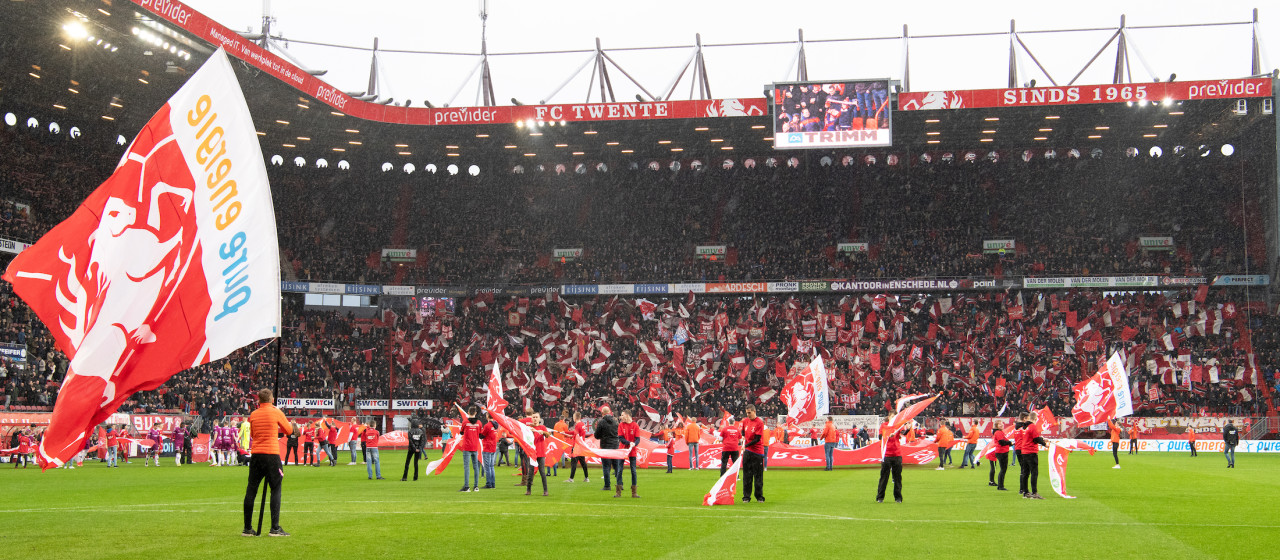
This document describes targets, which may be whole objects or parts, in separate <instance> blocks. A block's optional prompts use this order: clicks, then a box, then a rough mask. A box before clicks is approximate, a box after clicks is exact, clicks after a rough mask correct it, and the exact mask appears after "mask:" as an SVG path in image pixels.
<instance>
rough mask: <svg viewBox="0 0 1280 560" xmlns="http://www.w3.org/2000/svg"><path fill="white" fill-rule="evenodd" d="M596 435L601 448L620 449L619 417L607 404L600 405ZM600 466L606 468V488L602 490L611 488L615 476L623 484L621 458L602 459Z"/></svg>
mask: <svg viewBox="0 0 1280 560" xmlns="http://www.w3.org/2000/svg"><path fill="white" fill-rule="evenodd" d="M594 435H595V437H596V440H597V441H599V442H600V449H618V444H619V440H618V419H617V418H614V417H613V412H611V411H610V410H609V407H607V406H604V407H600V418H599V419H598V420H596V430H595V434H594ZM600 466H601V468H602V469H603V470H604V488H601V490H609V485H610V484H611V483H612V480H611V479H613V478H615V477H616V478H617V480H618V484H619V485H621V484H622V461H621V460H615V459H600Z"/></svg>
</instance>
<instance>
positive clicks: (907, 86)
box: [902, 23, 911, 91]
mask: <svg viewBox="0 0 1280 560" xmlns="http://www.w3.org/2000/svg"><path fill="white" fill-rule="evenodd" d="M902 91H911V44H910V40H909V39H908V38H907V24H905V23H904V24H902Z"/></svg>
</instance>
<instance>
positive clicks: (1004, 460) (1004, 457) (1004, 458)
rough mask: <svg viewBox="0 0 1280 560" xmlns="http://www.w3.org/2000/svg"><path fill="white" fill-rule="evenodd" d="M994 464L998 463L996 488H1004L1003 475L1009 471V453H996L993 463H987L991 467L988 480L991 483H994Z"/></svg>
mask: <svg viewBox="0 0 1280 560" xmlns="http://www.w3.org/2000/svg"><path fill="white" fill-rule="evenodd" d="M996 462H999V463H1000V482H999V483H998V484H997V485H996V487H997V488H1004V473H1005V471H1006V470H1008V469H1009V452H1008V451H1005V452H1004V453H996V460H995V461H987V464H989V465H991V474H990V479H989V480H990V481H991V482H996Z"/></svg>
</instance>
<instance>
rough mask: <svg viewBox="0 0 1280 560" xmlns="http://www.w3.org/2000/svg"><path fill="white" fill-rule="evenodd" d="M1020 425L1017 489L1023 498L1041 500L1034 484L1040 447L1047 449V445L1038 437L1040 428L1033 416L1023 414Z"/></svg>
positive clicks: (1036, 479) (1036, 477) (1038, 467)
mask: <svg viewBox="0 0 1280 560" xmlns="http://www.w3.org/2000/svg"><path fill="white" fill-rule="evenodd" d="M1022 424H1023V428H1022V437H1021V439H1020V440H1018V441H1017V442H1016V445H1017V447H1018V451H1020V452H1022V455H1020V456H1019V461H1021V462H1022V464H1021V465H1020V466H1021V468H1022V470H1021V472H1019V473H1018V488H1019V489H1020V490H1021V491H1022V497H1023V498H1030V499H1033V500H1043V499H1044V498H1043V497H1041V496H1040V493H1039V491H1038V490H1039V489H1038V488H1037V487H1036V483H1037V481H1038V480H1039V478H1040V446H1041V445H1043V446H1046V447H1047V446H1048V445H1049V443H1048V442H1046V441H1045V440H1044V438H1043V437H1040V427H1039V426H1037V425H1036V423H1035V415H1034V414H1031V413H1027V414H1024V415H1023V416H1022Z"/></svg>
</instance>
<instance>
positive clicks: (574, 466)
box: [569, 457, 591, 478]
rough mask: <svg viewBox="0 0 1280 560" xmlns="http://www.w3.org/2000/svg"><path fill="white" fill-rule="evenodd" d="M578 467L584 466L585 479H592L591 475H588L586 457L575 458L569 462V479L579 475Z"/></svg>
mask: <svg viewBox="0 0 1280 560" xmlns="http://www.w3.org/2000/svg"><path fill="white" fill-rule="evenodd" d="M578 465H582V476H583V478H591V475H590V474H588V473H587V458H586V457H574V458H573V459H572V460H570V461H569V478H574V477H576V476H577V475H578Z"/></svg>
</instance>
